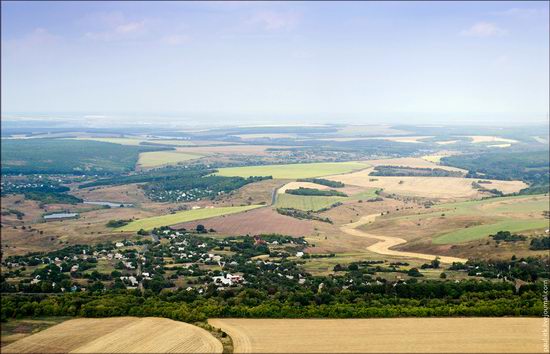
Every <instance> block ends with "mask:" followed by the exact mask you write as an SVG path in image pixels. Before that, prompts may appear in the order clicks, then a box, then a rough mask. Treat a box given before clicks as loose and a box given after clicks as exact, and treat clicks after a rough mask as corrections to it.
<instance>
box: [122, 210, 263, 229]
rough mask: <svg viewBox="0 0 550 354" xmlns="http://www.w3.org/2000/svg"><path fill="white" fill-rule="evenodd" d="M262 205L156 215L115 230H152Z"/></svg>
mask: <svg viewBox="0 0 550 354" xmlns="http://www.w3.org/2000/svg"><path fill="white" fill-rule="evenodd" d="M259 207H261V205H247V206H236V207H220V208H202V209H194V210H185V211H179V212H176V213H174V214H167V215H161V216H154V217H151V218H145V219H140V220H136V221H132V222H131V223H129V224H128V225H126V226H123V227H120V228H118V229H115V231H138V230H140V229H144V230H151V229H153V228H155V227H160V226H169V225H174V224H179V223H183V222H187V221H193V220H201V219H208V218H213V217H216V216H221V215H228V214H235V213H240V212H243V211H247V210H251V209H255V208H259Z"/></svg>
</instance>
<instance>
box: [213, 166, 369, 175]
mask: <svg viewBox="0 0 550 354" xmlns="http://www.w3.org/2000/svg"><path fill="white" fill-rule="evenodd" d="M367 167H369V165H368V164H367V163H362V162H321V163H297V164H287V165H265V166H245V167H227V168H220V169H219V171H218V172H217V173H216V174H217V175H220V176H228V177H231V176H239V177H245V178H246V177H251V176H272V177H273V178H279V179H297V178H311V177H321V176H328V175H336V174H341V173H349V172H352V171H356V170H361V169H364V168H367Z"/></svg>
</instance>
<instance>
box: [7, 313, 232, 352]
mask: <svg viewBox="0 0 550 354" xmlns="http://www.w3.org/2000/svg"><path fill="white" fill-rule="evenodd" d="M222 350H223V348H222V344H221V342H219V341H218V340H217V339H216V338H214V337H213V336H212V335H211V334H210V333H208V332H207V331H205V330H204V329H202V328H199V327H196V326H193V325H190V324H187V323H183V322H178V321H172V320H168V319H165V318H154V317H146V318H138V317H113V318H101V319H93V318H81V319H75V320H69V321H66V322H63V323H61V324H59V325H57V326H54V327H50V328H48V329H46V330H44V331H41V332H39V333H37V334H34V335H32V336H29V337H26V338H23V339H21V340H19V341H16V342H15V343H12V344H10V345H8V346H6V347H3V348H2V352H3V353H69V352H70V353H221V352H222Z"/></svg>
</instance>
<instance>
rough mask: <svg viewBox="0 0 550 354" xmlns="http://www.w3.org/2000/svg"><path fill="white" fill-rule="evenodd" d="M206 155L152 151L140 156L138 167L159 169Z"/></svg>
mask: <svg viewBox="0 0 550 354" xmlns="http://www.w3.org/2000/svg"><path fill="white" fill-rule="evenodd" d="M203 156H204V155H201V154H197V153H187V152H183V151H179V150H178V151H152V152H142V153H141V154H139V160H138V162H137V165H138V166H139V167H142V168H151V167H158V166H164V165H170V164H177V163H179V162H184V161H189V160H193V159H198V158H201V157H203Z"/></svg>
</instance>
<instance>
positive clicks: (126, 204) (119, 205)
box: [84, 201, 134, 208]
mask: <svg viewBox="0 0 550 354" xmlns="http://www.w3.org/2000/svg"><path fill="white" fill-rule="evenodd" d="M84 204H91V205H104V206H109V207H111V208H120V207H124V208H131V207H133V206H134V204H129V203H113V202H102V201H99V202H84Z"/></svg>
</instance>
